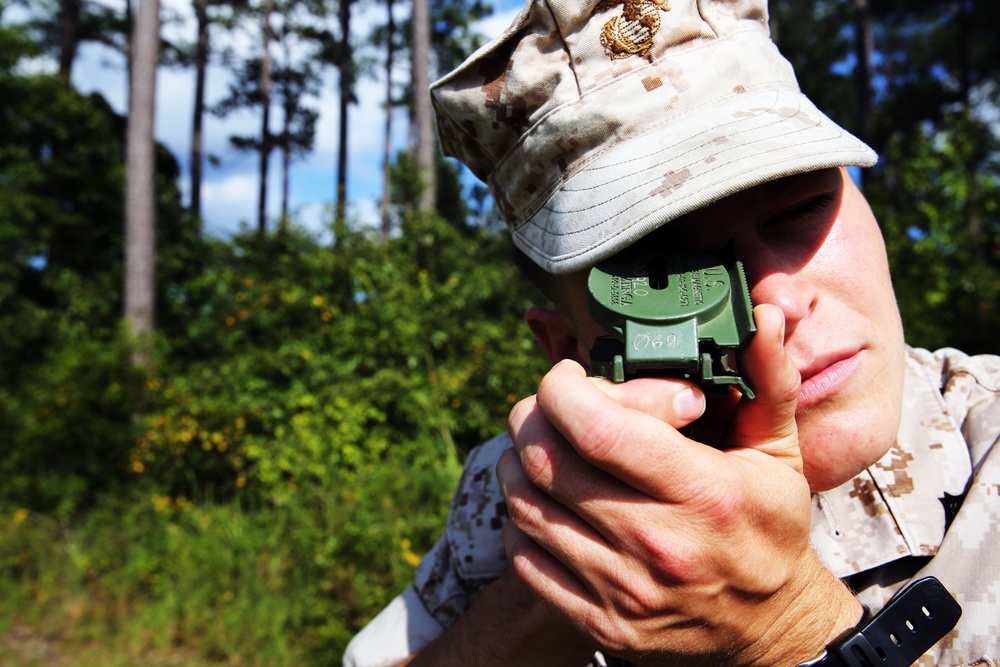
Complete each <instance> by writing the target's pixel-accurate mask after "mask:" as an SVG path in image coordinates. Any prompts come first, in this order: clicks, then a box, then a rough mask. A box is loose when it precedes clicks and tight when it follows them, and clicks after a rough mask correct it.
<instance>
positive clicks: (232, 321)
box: [226, 315, 236, 327]
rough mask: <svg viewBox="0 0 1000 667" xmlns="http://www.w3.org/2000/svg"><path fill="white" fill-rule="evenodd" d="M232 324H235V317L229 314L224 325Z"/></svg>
mask: <svg viewBox="0 0 1000 667" xmlns="http://www.w3.org/2000/svg"><path fill="white" fill-rule="evenodd" d="M234 324H236V318H235V317H233V316H232V315H230V316H229V317H227V318H226V326H227V327H231V326H233V325H234Z"/></svg>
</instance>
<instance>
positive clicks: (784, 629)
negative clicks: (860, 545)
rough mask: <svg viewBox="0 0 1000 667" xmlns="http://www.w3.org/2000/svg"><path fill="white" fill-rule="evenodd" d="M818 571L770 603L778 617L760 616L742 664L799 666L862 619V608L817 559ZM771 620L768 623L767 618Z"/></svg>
mask: <svg viewBox="0 0 1000 667" xmlns="http://www.w3.org/2000/svg"><path fill="white" fill-rule="evenodd" d="M816 565H818V568H810V569H813V573H812V574H810V575H809V576H807V577H806V576H803V577H799V581H800V582H802V583H799V584H798V585H796V586H789V587H786V589H785V590H784V591H782V594H781V595H779V596H775V599H774V600H772V603H774V604H775V605H777V606H779V607H780V608H781V611H779V612H778V614H777V617H776V618H775V616H771V615H762V616H761V621H760V622H761V623H766V624H767V626H766V627H764V628H762V631H761V632H760V634H759V635H758V636H759V637H760V639H759V640H758V641H757V642H755V644H754V646H753V647H751V649H750V651H748V653H747V655H746V656H745V658H746V659H745V660H742V661H741V662H742V663H743V664H747V665H752V666H754V667H774V666H776V665H782V666H784V665H798V664H800V663H803V662H807V661H809V660H811V659H813V658H816V657H817V656H818V655H820V654H822V653H823V651H824V650H825V649H826V646H827V645H828V644H830V643H831V642H833V641H834V640H836V639H837V638H838V637H839V636H840V635H841V634H842V633H843V632H844V631H845V630H847V629H849V628H854V627H855V626H857V625H858V623H859V622H860V621H861V620H862V617H863V615H864V613H865V609H864V607H863V606H862V605H861V603H860V602H858V601H857V599H855V597H854V594H853V593H851V591H850V589H848V587H847V586H846V585H844V583H843V582H842V581H840V579H838V578H837V577H836V576H835V575H834V574H833V573H832V572H830V571H829V570H827V569H826V568H825V567H824V566H823V565H822V564H820V563H819V561H818V559H817V560H816ZM768 618H769V619H770V620H767V619H768Z"/></svg>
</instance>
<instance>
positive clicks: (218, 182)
mask: <svg viewBox="0 0 1000 667" xmlns="http://www.w3.org/2000/svg"><path fill="white" fill-rule="evenodd" d="M105 1H106V2H108V3H109V4H111V3H113V2H116V0H105ZM161 2H163V5H164V8H165V10H166V11H169V12H172V13H174V14H176V15H177V16H178V17H180V19H181V20H180V21H179V22H177V23H175V24H170V25H165V26H164V33H165V35H167V36H168V37H171V38H175V39H179V40H183V41H186V42H191V41H193V39H194V21H193V12H192V9H191V2H190V1H189V0H161ZM400 4H402V3H400ZM112 6H113V5H112ZM362 6H363V7H366V9H363V10H362V11H359V12H357V14H356V15H355V17H354V27H355V31H356V33H357V34H364V33H366V32H367V26H369V25H371V24H372V23H373V22H374V21H381V20H382V14H383V13H384V8H383V7H380V6H375V7H372V6H371V5H370V3H364V4H363V5H362ZM494 6H495V9H496V11H495V12H494V14H493V16H491V17H489V18H488V19H486V20H485V21H483V23H482V24H481V25H480V26H479V32H480V33H481V34H483V35H485V36H493V35H497V34H499V33H500V32H501V31H502V30H503V29H504V28H505V27H507V25H508V24H509V23H510V22H511V20H512V19H513V16H514V14H515V13H516V12H517V10H518V9H519V8H520V6H521V2H519V1H518V0H500V1H497V2H494ZM401 9H405V7H403V8H401ZM166 11H165V13H166ZM401 17H402V15H401ZM253 39H254V37H253V36H252V35H250V34H248V35H246V36H245V37H244V38H243V39H242V41H243V43H244V44H246V45H247V47H245V48H247V50H249V45H250V44H252V43H253V41H252V40H253ZM403 65H404V66H402V67H399V68H398V71H397V73H396V77H397V80H398V81H400V82H404V81H405V80H407V79H408V77H409V70H408V67H405V63H404V64H403ZM379 76H380V77H381V73H380V74H379ZM228 82H229V75H228V73H227V72H226V71H225V70H224V69H223V68H221V67H218V66H213V67H212V68H211V69H210V71H209V73H208V94H207V100H208V103H209V104H211V103H213V102H214V101H217V100H218V99H220V98H221V97H223V96H224V95H225V91H226V89H227V86H228ZM73 83H74V85H75V86H76V87H77V88H78V89H79V90H81V91H82V92H85V93H89V92H92V91H96V92H100V93H101V94H103V95H104V96H105V97H106V98H107V99H108V101H109V102H110V103H111V104H112V106H113V107H114V108H115V109H116V110H118V111H119V112H123V111H124V109H125V100H126V86H127V83H126V80H125V63H124V59H123V58H122V57H121V56H120V55H119V54H117V53H115V52H113V51H112V50H110V49H108V48H106V47H102V46H100V45H95V44H84V45H83V46H82V48H81V50H80V54H79V56H78V59H77V62H76V63H75V65H74V71H73ZM336 85H337V82H336V75H335V73H334V72H332V71H328V72H327V73H326V75H325V81H324V85H323V90H324V92H323V94H322V96H321V97H320V98H319V99H316V100H313V101H311V104H312V105H313V106H314V107H315V108H316V109H318V110H319V112H320V118H319V121H318V124H317V137H316V145H315V149H314V151H313V152H312V153H311V154H310V155H309V156H307V157H305V158H303V159H300V160H299V161H298V162H295V163H293V166H292V176H291V197H290V198H291V206H292V209H293V211H294V216H295V218H296V221H297V222H298V223H299V224H300V225H302V226H304V227H306V228H307V229H309V230H311V231H314V232H316V233H317V234H322V233H324V232H325V229H326V225H327V221H328V220H329V213H328V210H329V205H330V203H331V202H332V200H333V193H334V173H335V172H334V165H335V158H336V150H337V145H336V136H337V123H338V115H339V114H338V109H337V97H336V95H335V90H336ZM383 90H384V82H383V81H382V80H379V79H375V78H365V79H362V81H361V82H360V83H359V91H358V98H359V99H360V105H358V106H353V107H352V108H351V115H350V117H349V123H350V128H349V129H350V137H349V140H348V148H349V151H350V158H349V159H350V163H349V164H350V173H349V176H348V189H349V190H348V198H349V200H350V202H351V205H350V209H349V216H350V218H351V220H352V223H353V224H357V225H366V224H368V225H377V224H378V205H379V204H378V202H379V198H380V197H381V189H382V184H381V178H382V176H381V174H382V136H383V131H384V130H383V123H384V116H383V112H382V107H381V104H382V101H383ZM193 99H194V71H193V70H192V69H180V68H166V67H161V68H160V70H159V72H158V76H157V104H156V138H157V139H158V140H159V141H161V142H162V143H164V144H165V145H166V146H167V147H168V148H169V149H170V150H171V151H172V152H173V154H174V156H175V157H176V158H177V159H178V161H179V162H180V163H181V169H182V179H181V188H182V190H183V192H184V193H185V201H186V197H187V193H188V191H189V180H188V179H189V173H190V169H189V167H190V165H189V152H190V135H191V122H192V119H191V116H192V105H193ZM275 116H276V112H273V113H272V122H274V123H277V122H278V119H277V118H276V117H275ZM259 122H260V121H259V117H258V115H257V114H254V113H250V112H245V113H237V114H233V115H230V116H228V117H226V118H224V119H219V118H216V117H214V116H211V115H209V114H206V117H205V130H204V133H205V134H204V136H205V144H206V145H205V152H206V154H209V153H210V154H214V155H216V156H218V158H219V160H220V163H219V165H217V166H215V165H211V164H206V166H205V176H204V181H203V186H202V198H203V202H204V203H203V215H204V218H205V228H206V230H207V231H208V232H209V233H212V234H215V235H219V236H227V235H229V234H232V233H233V232H235V231H237V230H239V228H240V226H241V225H242V224H246V225H250V226H251V227H253V226H254V225H255V224H256V220H255V215H256V207H257V204H256V202H257V180H258V177H257V172H258V161H257V158H256V156H254V155H251V154H240V153H237V152H235V151H234V150H232V149H231V148H230V147H229V142H228V137H229V135H231V134H248V135H250V134H256V133H257V132H258V131H259ZM406 123H407V118H406V115H405V112H402V111H400V112H398V113H397V116H396V119H395V121H394V128H395V131H394V137H393V141H394V143H395V146H396V148H401V147H402V146H403V145H404V144H405V140H406V134H405V133H406ZM280 168H281V167H280V160H279V158H278V157H277V156H276V155H275V156H273V157H272V158H271V163H270V178H269V183H270V185H269V190H268V210H269V215H271V216H277V214H278V212H279V210H280V204H281V191H280Z"/></svg>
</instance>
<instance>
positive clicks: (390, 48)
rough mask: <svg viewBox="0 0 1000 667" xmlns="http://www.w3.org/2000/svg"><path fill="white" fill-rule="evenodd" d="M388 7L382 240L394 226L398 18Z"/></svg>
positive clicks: (388, 4) (389, 4)
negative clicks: (394, 86)
mask: <svg viewBox="0 0 1000 667" xmlns="http://www.w3.org/2000/svg"><path fill="white" fill-rule="evenodd" d="M386 7H387V9H388V14H389V16H388V22H387V23H386V26H385V32H386V47H385V133H384V137H383V146H384V148H383V150H382V211H381V213H382V240H383V241H386V240H388V238H389V232H390V231H391V227H392V218H391V216H390V213H391V203H392V201H391V199H392V183H391V176H390V171H391V169H390V167H391V166H392V146H391V144H392V111H393V108H392V106H393V105H392V59H393V54H394V46H395V44H394V43H393V40H395V38H396V37H395V36H396V19H395V17H394V16H393V15H392V9H393V0H386Z"/></svg>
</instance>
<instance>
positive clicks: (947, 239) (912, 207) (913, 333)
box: [868, 118, 1000, 353]
mask: <svg viewBox="0 0 1000 667" xmlns="http://www.w3.org/2000/svg"><path fill="white" fill-rule="evenodd" d="M948 125H949V129H948V130H944V131H941V132H937V133H933V134H932V133H929V132H927V131H920V132H916V133H914V134H913V135H912V136H910V137H907V138H905V139H904V138H903V137H899V138H898V139H897V140H896V141H894V142H893V143H892V144H891V145H890V147H889V151H888V156H887V158H888V159H887V162H888V163H889V164H890V165H892V169H891V172H890V174H889V176H890V179H891V186H890V187H881V184H880V183H875V184H873V185H872V186H871V187H870V188H869V193H868V194H869V198H870V199H871V201H872V205H873V207H874V209H875V210H876V211H878V212H879V218H880V221H881V222H882V225H883V228H884V230H885V237H886V246H887V249H888V252H889V258H890V263H891V265H892V267H893V278H894V282H895V286H896V297H897V300H898V302H899V306H900V311H901V313H902V315H903V322H904V324H905V327H906V336H907V340H908V341H909V342H910V343H911V344H913V345H918V346H921V347H928V348H930V349H936V348H938V347H943V346H953V347H958V348H960V349H963V350H966V351H968V352H970V353H978V352H990V353H995V352H996V333H997V331H1000V313H998V312H997V309H996V304H997V303H1000V210H998V201H1000V183H998V182H997V178H996V176H995V175H994V172H992V171H991V170H989V169H982V170H979V169H976V170H974V171H968V170H967V165H968V164H970V163H982V161H983V157H984V156H983V154H984V147H987V146H988V145H989V143H990V142H991V137H990V136H989V135H984V134H983V128H982V127H980V126H978V125H976V124H975V123H970V122H968V121H963V120H962V119H961V118H951V119H949V122H948ZM977 154H978V157H977Z"/></svg>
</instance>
